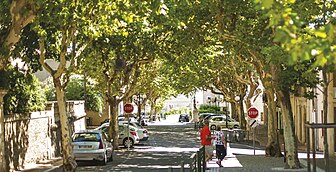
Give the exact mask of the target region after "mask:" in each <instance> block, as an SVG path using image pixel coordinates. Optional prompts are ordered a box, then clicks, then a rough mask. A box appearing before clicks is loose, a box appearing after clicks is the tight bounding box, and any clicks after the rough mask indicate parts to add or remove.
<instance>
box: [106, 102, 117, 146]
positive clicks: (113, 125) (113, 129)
mask: <svg viewBox="0 0 336 172" xmlns="http://www.w3.org/2000/svg"><path fill="white" fill-rule="evenodd" d="M108 102H109V106H110V130H109V136H110V138H112V139H113V148H114V149H119V144H118V134H119V127H118V126H119V125H118V104H119V102H118V100H117V98H116V96H109V98H108Z"/></svg>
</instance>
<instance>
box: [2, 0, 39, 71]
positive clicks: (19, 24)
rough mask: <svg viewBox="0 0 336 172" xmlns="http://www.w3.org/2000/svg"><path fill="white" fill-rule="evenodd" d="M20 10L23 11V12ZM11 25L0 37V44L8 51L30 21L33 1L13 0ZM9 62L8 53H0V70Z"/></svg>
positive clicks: (33, 9) (33, 16)
mask: <svg viewBox="0 0 336 172" xmlns="http://www.w3.org/2000/svg"><path fill="white" fill-rule="evenodd" d="M22 11H25V12H24V13H23V12H22ZM10 15H11V25H10V28H9V30H8V33H7V35H6V36H5V39H0V44H1V45H2V47H3V48H6V49H7V50H8V51H10V50H11V49H12V47H13V46H14V45H15V44H16V43H17V42H19V40H20V37H21V31H22V29H23V28H24V27H26V26H27V25H28V24H29V23H31V22H32V21H33V20H34V18H35V17H36V15H35V2H34V1H20V0H13V1H12V3H11V6H10ZM8 64H9V55H8V56H7V57H3V56H1V55H0V70H1V69H4V68H5V67H6V66H7V65H8Z"/></svg>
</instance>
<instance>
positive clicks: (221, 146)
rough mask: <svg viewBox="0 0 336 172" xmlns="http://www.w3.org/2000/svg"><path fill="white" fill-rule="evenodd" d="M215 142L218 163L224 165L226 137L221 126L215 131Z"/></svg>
mask: <svg viewBox="0 0 336 172" xmlns="http://www.w3.org/2000/svg"><path fill="white" fill-rule="evenodd" d="M214 144H215V145H216V157H217V159H218V161H217V162H216V163H217V164H218V165H219V167H223V165H222V161H223V159H224V157H225V156H226V138H225V135H224V133H223V132H222V128H221V127H220V126H217V127H216V131H215V133H214Z"/></svg>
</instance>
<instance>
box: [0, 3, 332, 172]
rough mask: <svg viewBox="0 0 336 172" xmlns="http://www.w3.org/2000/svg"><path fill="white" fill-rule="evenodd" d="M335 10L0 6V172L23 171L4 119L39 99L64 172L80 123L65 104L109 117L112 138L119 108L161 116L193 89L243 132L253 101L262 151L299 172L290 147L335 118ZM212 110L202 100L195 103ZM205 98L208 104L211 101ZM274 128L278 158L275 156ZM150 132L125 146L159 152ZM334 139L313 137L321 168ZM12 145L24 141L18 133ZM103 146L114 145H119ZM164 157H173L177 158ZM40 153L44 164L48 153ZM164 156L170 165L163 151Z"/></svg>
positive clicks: (25, 114) (303, 6) (26, 112)
mask: <svg viewBox="0 0 336 172" xmlns="http://www.w3.org/2000/svg"><path fill="white" fill-rule="evenodd" d="M335 13H336V1H335V0H320V1H319V0H307V1H300V0H254V1H246V0H245V1H244V0H240V1H234V0H231V1H226V0H195V1H190V0H181V1H175V0H165V1H163V0H147V1H141V2H140V1H134V0H96V1H91V0H83V1H64V0H36V1H34V0H24V1H22V0H3V1H1V2H0V16H1V17H0V50H1V51H0V62H1V63H0V98H1V101H0V107H1V108H0V155H1V158H0V171H6V172H7V171H10V170H12V169H14V170H20V169H21V168H23V167H24V163H27V162H26V161H25V160H26V159H25V158H26V157H25V156H21V155H22V154H23V155H25V153H27V152H28V151H26V152H25V150H28V148H26V147H25V146H28V145H29V144H28V143H27V141H26V140H18V141H16V139H11V140H9V141H7V142H12V141H14V142H16V143H17V144H21V145H20V147H22V148H23V150H22V151H23V152H14V153H12V152H11V151H12V150H15V149H14V148H15V147H16V146H15V145H14V144H12V145H11V144H9V143H6V132H7V133H9V134H8V135H10V134H11V133H15V132H14V131H11V129H10V128H9V127H7V128H5V125H6V122H7V123H10V124H8V125H12V126H14V124H13V123H15V121H20V122H22V121H23V122H22V123H24V122H26V121H29V118H30V113H31V112H32V111H42V110H45V109H47V101H57V112H58V113H55V114H54V116H53V117H51V119H52V120H51V119H50V121H49V123H50V124H49V123H48V128H49V130H50V131H47V132H54V131H55V130H57V132H58V134H59V137H60V138H58V140H53V141H50V142H52V143H50V145H54V144H56V143H57V142H58V141H60V142H61V143H57V144H59V145H61V150H62V152H56V153H55V154H60V155H62V159H63V168H64V171H67V172H73V171H76V169H77V164H76V160H75V157H74V156H73V150H72V143H71V142H72V140H71V135H72V130H73V128H75V126H74V125H75V121H78V120H80V118H76V117H75V118H73V116H71V113H69V112H68V111H67V110H68V109H67V107H66V106H67V102H66V101H67V100H76V99H80V100H83V101H85V105H86V106H85V108H84V111H85V113H89V111H91V110H92V111H94V113H96V114H97V115H96V116H97V117H98V116H99V117H100V116H101V115H104V116H105V117H106V118H108V119H107V121H109V123H110V128H109V132H108V135H109V137H110V138H113V140H118V133H119V131H118V130H119V129H118V116H119V115H124V114H122V113H123V112H122V109H120V106H122V104H123V103H133V104H136V105H137V107H138V112H137V114H136V115H137V116H138V118H141V115H142V112H143V113H144V115H146V113H145V112H146V111H145V109H144V108H145V107H146V103H148V104H150V107H151V108H150V112H149V114H148V116H150V117H155V116H157V115H158V114H159V113H166V112H160V111H162V110H163V103H164V101H165V100H167V99H169V98H171V97H172V96H177V95H178V94H184V95H187V96H191V95H194V96H195V95H196V92H197V91H200V90H209V91H211V92H212V93H214V94H217V95H218V97H221V100H220V102H221V103H225V104H227V105H226V106H225V108H226V109H225V110H224V106H222V107H221V108H222V109H220V108H219V110H218V112H216V113H223V112H224V111H225V112H226V113H228V115H230V117H232V118H233V119H235V120H237V121H239V123H240V125H241V128H243V129H248V128H249V126H248V125H246V124H247V122H248V121H247V120H248V118H247V116H246V111H247V109H248V108H250V107H252V106H253V105H254V103H255V100H256V99H257V98H258V97H259V98H261V99H262V104H263V105H261V106H262V107H263V109H264V112H265V113H264V114H265V115H266V116H265V124H266V125H267V128H268V130H267V131H268V133H267V135H268V137H267V138H268V140H267V145H266V147H265V154H266V155H267V156H270V157H281V156H283V155H284V156H286V162H285V163H286V167H287V168H289V169H300V168H301V165H300V161H299V157H298V144H299V143H300V144H307V139H306V136H305V135H306V134H305V133H306V132H305V131H306V129H307V128H306V127H305V125H304V124H305V123H306V122H307V121H309V122H311V123H321V124H322V123H323V124H325V125H326V124H328V123H334V122H335V121H336V119H335V118H336V117H335V114H334V107H336V104H334V99H335V98H336V97H332V95H333V90H334V87H335V86H336V82H332V81H333V79H334V78H335V77H334V76H335V75H336V72H335V70H336V67H335V66H336V60H335V59H336V57H335V56H336V53H335V51H336V48H335V47H336V44H335V39H334V38H335V35H336V29H335V28H336V24H335V23H336V20H335V19H336V18H335ZM52 62H54V64H55V65H54V66H52V65H51V63H52ZM19 64H20V65H19ZM42 69H43V70H44V71H45V72H46V73H47V74H48V75H49V76H50V79H49V81H50V83H49V84H46V83H40V82H39V81H38V80H37V78H36V77H35V75H34V73H35V72H37V71H41V70H42ZM75 75H77V76H79V78H81V79H80V80H78V81H79V82H77V83H79V84H77V85H80V86H78V87H77V88H80V90H79V91H78V90H77V91H78V92H77V91H74V90H75V89H73V87H72V86H73V85H72V84H69V83H71V82H70V81H71V80H72V78H73V77H74V76H75ZM82 82H83V84H82ZM73 83H75V82H73ZM69 92H71V93H74V92H76V94H77V95H75V96H74V95H73V94H69ZM2 97H3V99H4V100H2ZM216 98H217V97H216ZM206 101H207V102H206ZM2 102H3V103H2ZM211 102H212V100H211V97H210V99H209V98H208V100H205V101H204V102H203V100H202V103H203V104H207V103H208V104H210V103H211ZM214 102H215V103H216V102H218V103H219V101H217V99H215V101H214ZM228 105H230V106H228ZM193 106H194V107H193V108H192V105H188V107H185V108H187V109H188V112H186V113H188V114H189V113H191V111H192V110H193V113H194V114H193V116H194V117H195V119H194V120H195V121H196V120H198V117H197V114H198V111H197V110H198V108H199V106H197V105H196V102H195V103H194V105H193ZM142 107H143V108H142ZM229 107H230V109H228V108H229ZM120 113H121V114H120ZM168 113H169V112H167V114H168ZM17 114H18V115H17ZM134 115H135V113H134ZM13 116H19V117H21V118H22V119H21V120H11V119H8V120H7V121H6V118H5V117H7V118H11V117H13ZM94 117H95V116H94ZM81 118H82V117H81ZM103 120H105V119H103ZM13 121H14V122H13ZM15 125H16V124H15ZM18 125H22V124H18ZM49 125H50V126H49ZM177 128H178V127H177ZM280 129H281V131H283V132H282V134H283V137H284V142H285V150H286V152H285V154H283V153H282V152H281V145H280V142H279V137H278V131H279V130H280ZM153 130H154V131H155V129H153ZM27 131H28V129H26V130H25V131H21V132H23V133H25V132H27ZM171 132H172V131H171ZM49 134H50V133H49ZM154 134H155V132H154ZM156 134H158V135H157V138H158V139H157V140H155V139H154V140H153V142H149V145H143V146H144V147H143V148H135V150H138V149H139V150H143V149H144V150H149V152H150V153H153V152H156V151H157V149H159V148H160V147H164V146H163V145H161V140H162V139H160V137H163V136H161V135H160V133H159V132H158V133H156ZM8 135H7V138H8V137H9V136H8ZM23 135H24V134H23ZM154 136H155V135H154ZM177 136H178V135H176V137H177ZM334 136H335V132H334V130H323V134H322V133H319V136H317V137H321V139H320V141H319V143H318V144H319V147H318V148H319V149H323V152H324V156H325V157H326V158H327V159H326V166H328V164H329V163H328V159H329V154H330V155H331V156H332V157H334V156H335V152H336V151H335V148H336V141H335V137H334ZM13 137H14V136H13ZM15 137H19V138H26V136H24V137H21V133H20V134H18V135H15ZM308 137H310V136H308ZM153 138H156V137H153ZM173 140H174V139H173ZM312 140H315V138H312ZM46 142H47V141H46ZM169 143H170V140H168V141H167V140H166V142H165V146H167V145H169V146H171V145H170V144H169ZM172 143H173V142H172ZM180 143H181V146H182V145H183V146H184V145H185V144H186V143H187V142H182V141H180V140H175V144H177V145H179V144H180ZM34 144H38V143H34ZM48 144H49V142H48ZM157 145H158V146H157ZM113 146H114V147H115V148H117V147H118V146H119V145H118V142H113ZM156 146H157V147H156ZM164 148H165V149H167V150H170V149H169V147H164ZM183 149H184V148H183ZM313 149H315V148H313ZM6 151H7V152H6ZM118 151H119V150H117V152H116V153H118ZM136 152H137V153H139V154H140V153H141V151H136ZM182 152H184V151H182ZM127 153H129V157H132V156H133V155H132V154H131V153H130V152H125V154H127ZM142 153H143V154H145V155H147V154H146V152H142ZM161 153H162V152H161ZM170 153H171V154H172V156H171V157H176V158H178V157H177V156H176V154H178V153H176V152H174V151H173V152H170ZM14 154H15V155H14ZM45 154H48V156H49V157H51V156H52V153H50V150H47V151H46V153H45ZM9 156H11V157H9ZM35 156H38V155H35ZM45 156H46V155H43V156H40V157H33V158H31V159H30V160H36V159H43V158H45ZM165 156H168V157H169V151H167V155H165ZM7 157H9V158H7ZM16 157H20V158H21V159H18V158H16ZM157 157H160V156H159V155H157ZM157 157H156V158H157ZM125 158H126V159H128V156H127V157H125ZM30 160H28V161H30ZM169 160H172V162H173V161H174V162H175V161H176V162H177V159H175V158H170V159H169ZM124 162H127V161H124V160H123V161H121V162H120V163H124ZM167 162H170V161H168V159H167ZM167 165H169V164H167ZM126 166H127V165H126ZM116 167H119V166H118V165H117V166H116ZM163 167H166V166H163ZM81 168H82V167H81V166H80V167H79V169H81ZM120 168H123V166H120ZM144 168H147V165H144Z"/></svg>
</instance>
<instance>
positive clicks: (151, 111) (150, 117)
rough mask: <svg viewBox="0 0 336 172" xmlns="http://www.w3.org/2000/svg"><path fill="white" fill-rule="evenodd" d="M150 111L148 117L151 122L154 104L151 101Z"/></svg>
mask: <svg viewBox="0 0 336 172" xmlns="http://www.w3.org/2000/svg"><path fill="white" fill-rule="evenodd" d="M150 104H151V109H150V115H149V121H152V119H153V116H154V115H155V103H154V102H153V101H150Z"/></svg>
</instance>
